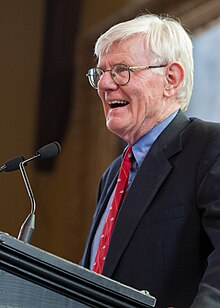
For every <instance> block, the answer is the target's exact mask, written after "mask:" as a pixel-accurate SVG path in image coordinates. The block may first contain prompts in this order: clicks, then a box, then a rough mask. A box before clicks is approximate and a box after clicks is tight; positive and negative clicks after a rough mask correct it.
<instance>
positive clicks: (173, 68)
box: [164, 62, 184, 97]
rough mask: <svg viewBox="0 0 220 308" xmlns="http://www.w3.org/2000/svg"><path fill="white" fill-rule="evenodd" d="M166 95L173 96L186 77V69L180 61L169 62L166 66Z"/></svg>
mask: <svg viewBox="0 0 220 308" xmlns="http://www.w3.org/2000/svg"><path fill="white" fill-rule="evenodd" d="M165 78H166V86H165V88H164V95H165V97H171V96H173V95H175V94H176V93H177V92H178V89H179V87H180V86H181V84H182V81H183V78H184V69H183V67H182V65H181V64H180V63H178V62H172V63H169V64H168V65H167V67H166V77H165Z"/></svg>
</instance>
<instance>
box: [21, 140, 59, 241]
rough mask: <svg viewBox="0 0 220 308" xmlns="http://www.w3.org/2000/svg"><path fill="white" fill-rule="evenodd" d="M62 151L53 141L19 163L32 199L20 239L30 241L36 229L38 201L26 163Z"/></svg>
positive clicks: (55, 154)
mask: <svg viewBox="0 0 220 308" xmlns="http://www.w3.org/2000/svg"><path fill="white" fill-rule="evenodd" d="M60 152H61V146H60V144H59V143H58V142H53V143H50V144H47V145H45V146H43V147H42V148H40V149H39V150H38V151H37V152H36V154H35V155H34V156H32V157H31V158H28V159H26V160H23V161H21V162H20V163H19V168H20V171H21V175H22V177H23V180H24V183H25V187H26V190H27V192H28V196H29V198H30V201H31V212H30V214H29V215H28V216H27V218H26V219H25V221H24V223H23V224H22V226H21V228H20V231H19V234H18V239H19V240H21V241H23V242H27V243H30V240H31V237H32V233H33V231H34V229H35V211H36V202H35V198H34V194H33V191H32V189H31V185H30V182H29V180H28V176H27V173H26V170H25V167H24V166H25V165H26V164H28V163H29V162H30V161H32V160H34V159H48V158H52V157H55V156H57V155H58V154H59V153H60Z"/></svg>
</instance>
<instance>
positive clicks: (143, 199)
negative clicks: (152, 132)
mask: <svg viewBox="0 0 220 308" xmlns="http://www.w3.org/2000/svg"><path fill="white" fill-rule="evenodd" d="M188 123H189V120H188V119H187V118H186V116H185V115H184V114H183V113H182V112H180V113H179V114H178V115H177V117H176V118H175V119H174V120H173V121H172V122H171V124H170V125H169V126H168V127H167V128H166V129H165V130H164V132H163V133H162V134H161V136H160V137H159V138H158V139H157V140H156V142H155V143H154V145H153V146H152V148H151V150H150V151H149V153H148V155H147V156H146V157H145V159H144V161H143V163H142V166H141V168H140V170H139V172H138V174H137V175H136V177H135V179H134V182H133V183H132V185H131V188H130V190H129V192H128V194H127V197H126V199H125V200H124V203H123V205H122V206H121V209H120V211H119V214H118V218H117V222H116V224H115V228H114V231H113V234H112V238H111V242H110V246H109V250H108V254H107V257H106V260H105V265H104V269H103V274H104V275H107V276H111V275H112V274H113V272H114V269H115V268H116V266H117V264H118V262H119V260H120V258H121V256H122V254H123V252H124V250H125V249H126V246H127V245H128V243H129V241H130V239H131V237H132V235H133V233H134V232H135V230H136V228H137V225H138V223H139V221H140V220H141V218H142V216H143V215H144V213H145V212H146V211H147V209H148V207H149V206H150V204H151V202H152V200H153V198H154V196H155V194H156V193H157V191H158V189H159V188H160V186H161V185H162V183H163V182H164V181H165V180H166V178H167V176H168V175H169V173H170V171H171V170H172V165H171V164H170V162H169V158H170V157H171V156H173V155H175V154H177V153H178V152H180V151H181V149H182V141H181V136H182V134H181V131H182V130H183V129H184V127H185V126H186V125H187V124H188Z"/></svg>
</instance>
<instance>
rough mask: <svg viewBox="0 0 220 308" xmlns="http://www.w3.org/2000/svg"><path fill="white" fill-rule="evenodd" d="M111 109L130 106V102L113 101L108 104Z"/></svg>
mask: <svg viewBox="0 0 220 308" xmlns="http://www.w3.org/2000/svg"><path fill="white" fill-rule="evenodd" d="M108 104H109V106H110V108H112V109H113V108H118V107H124V106H127V105H128V102H126V101H111V102H109V103H108Z"/></svg>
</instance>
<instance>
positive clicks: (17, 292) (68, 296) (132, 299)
mask: <svg viewBox="0 0 220 308" xmlns="http://www.w3.org/2000/svg"><path fill="white" fill-rule="evenodd" d="M155 303H156V299H155V298H154V297H153V296H151V295H150V294H143V293H141V292H140V291H137V290H135V289H133V288H130V287H128V286H125V285H123V284H121V283H118V282H116V281H113V280H111V279H109V278H107V277H104V276H102V275H98V274H96V273H94V272H91V271H89V270H87V269H85V268H83V267H81V266H79V265H77V264H74V263H71V262H69V261H67V260H64V259H62V258H59V257H57V256H55V255H53V254H50V253H48V252H45V251H43V250H41V249H39V248H37V247H34V246H32V245H30V244H27V243H24V242H22V241H20V240H17V239H16V238H13V237H11V236H10V235H8V234H5V233H2V232H0V307H16V308H18V307H22V308H30V307H32V308H34V307H38V308H39V307H43V308H44V307H45V308H47V307H51V308H52V307H53V308H58V307H62V308H69V307H76V308H84V307H97V308H101V307H102V308H104V307H109V308H110V307H111V308H113V307H120V308H123V307H124V308H138V307H155Z"/></svg>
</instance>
